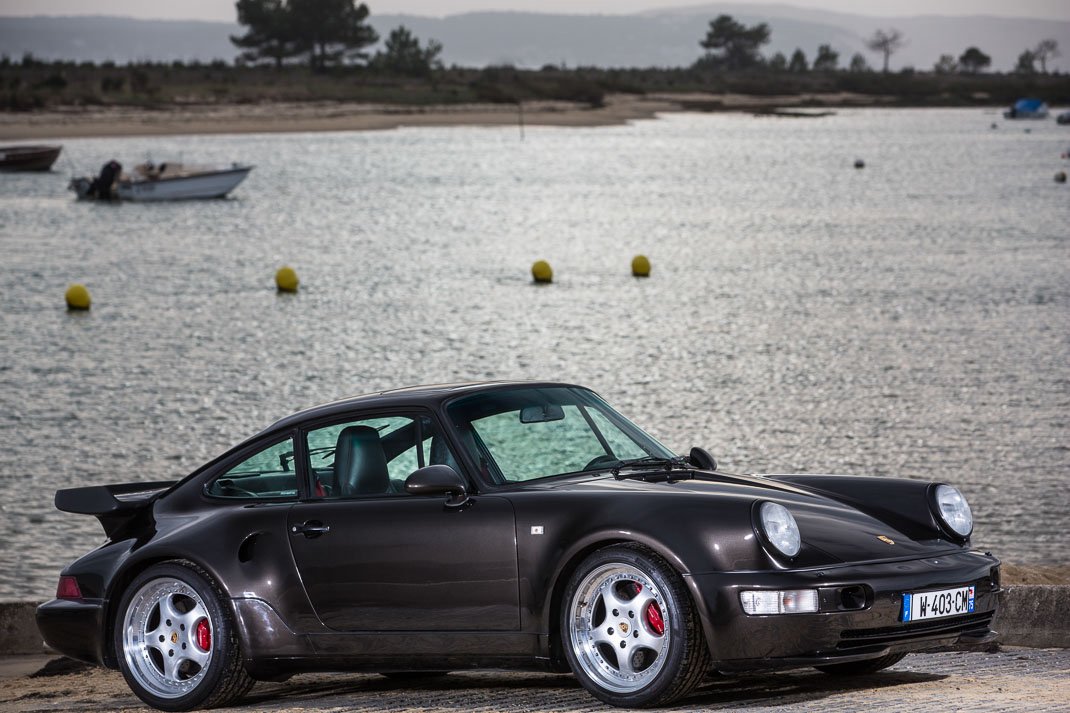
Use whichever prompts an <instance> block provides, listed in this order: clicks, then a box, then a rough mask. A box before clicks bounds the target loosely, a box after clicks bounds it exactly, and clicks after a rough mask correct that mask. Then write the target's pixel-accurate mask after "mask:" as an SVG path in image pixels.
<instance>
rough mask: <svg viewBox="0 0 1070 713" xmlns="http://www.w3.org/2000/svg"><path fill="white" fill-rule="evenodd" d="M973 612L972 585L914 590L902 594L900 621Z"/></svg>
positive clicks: (937, 617)
mask: <svg viewBox="0 0 1070 713" xmlns="http://www.w3.org/2000/svg"><path fill="white" fill-rule="evenodd" d="M971 612H973V587H956V588H955V589H942V590H940V591H939V592H916V593H913V594H904V595H903V614H902V616H900V617H899V620H900V621H918V620H920V619H939V618H940V617H942V616H955V615H956V614H970V613H971Z"/></svg>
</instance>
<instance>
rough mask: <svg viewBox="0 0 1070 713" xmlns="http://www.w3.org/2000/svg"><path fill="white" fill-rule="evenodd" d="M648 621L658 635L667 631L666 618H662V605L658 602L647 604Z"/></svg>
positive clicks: (651, 628)
mask: <svg viewBox="0 0 1070 713" xmlns="http://www.w3.org/2000/svg"><path fill="white" fill-rule="evenodd" d="M646 623H647V624H649V625H650V630H651V631H653V632H654V633H655V634H657V635H658V636H661V635H662V634H664V633H665V620H664V619H662V618H661V607H659V606H658V603H657V602H650V603H649V604H647V605H646Z"/></svg>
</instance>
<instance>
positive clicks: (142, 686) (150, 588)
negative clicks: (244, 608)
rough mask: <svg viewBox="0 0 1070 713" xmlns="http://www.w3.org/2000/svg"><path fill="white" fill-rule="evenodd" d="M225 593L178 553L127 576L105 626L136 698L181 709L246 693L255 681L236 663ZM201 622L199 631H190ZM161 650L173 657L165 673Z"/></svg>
mask: <svg viewBox="0 0 1070 713" xmlns="http://www.w3.org/2000/svg"><path fill="white" fill-rule="evenodd" d="M165 599H166V601H167V605H166V606H169V607H171V609H165V605H164V603H163V602H164V600H165ZM225 601H226V597H225V596H224V594H223V592H222V591H221V590H220V589H219V587H218V586H217V585H216V584H215V582H214V581H213V580H212V578H211V577H210V576H209V575H208V573H207V572H205V571H204V570H203V569H201V568H200V567H198V566H197V565H196V564H194V563H192V562H188V561H185V560H175V561H172V562H164V563H161V564H157V565H153V566H152V567H149V568H148V569H146V570H145V571H144V572H142V573H141V574H139V575H138V576H137V577H135V578H134V580H133V581H132V582H131V583H130V585H129V586H128V587H127V588H126V590H125V591H124V592H123V595H122V597H121V599H120V601H119V608H118V611H117V614H116V618H115V629H114V631H113V632H112V634H113V643H114V646H115V654H116V658H117V659H118V661H119V668H120V670H121V671H122V674H123V678H125V679H126V683H127V685H129V686H130V690H132V691H133V692H134V694H135V695H136V696H137V697H138V698H140V699H141V700H142V701H144V702H145V703H147V704H149V705H150V706H152V707H153V708H158V709H160V710H165V711H188V710H192V709H194V708H215V707H219V706H225V705H229V704H231V703H234V702H235V701H237V700H238V699H240V698H241V697H242V696H244V695H245V694H246V693H248V691H249V689H250V688H252V687H253V685H254V684H255V683H256V681H255V680H254V679H253V678H252V677H250V676H249V674H248V673H247V672H246V670H245V667H244V665H243V662H242V655H241V646H240V643H239V641H238V634H237V630H236V628H235V626H234V622H233V618H232V616H231V613H230V610H229V609H228V608H227V607H226V606H225V605H224V603H223V602H225ZM183 607H185V608H183ZM168 611H173V612H174V614H172V615H170V616H174V615H175V614H177V617H176V619H177V620H176V621H173V622H172V620H171V619H170V618H168V617H169V615H168V614H167V612H168ZM201 620H204V622H205V623H204V624H203V625H202V624H201V623H200V621H201ZM183 622H185V623H183ZM187 624H189V626H187ZM150 628H152V631H151V632H149V631H148V630H149V629H150ZM165 628H166V629H167V631H164V629H165ZM202 628H203V629H207V632H208V633H207V638H206V639H199V638H197V635H198V634H199V633H201V629H202ZM168 631H169V632H170V634H169V635H168ZM159 632H163V633H159ZM149 633H151V634H153V635H152V636H149V635H148V634H149ZM157 635H158V636H159V642H157V639H156V637H157ZM202 641H207V644H206V645H207V648H206V649H203V650H202V649H201V648H200V645H199V644H200V642H202ZM194 647H196V648H194ZM169 652H171V653H169ZM192 652H196V653H192ZM167 656H173V657H174V658H173V661H174V663H175V664H176V665H175V666H174V671H173V672H171V673H168V670H167V669H168V663H169V662H168V661H167V659H166V658H165V657H167ZM193 656H197V657H199V658H200V660H202V661H203V666H201V665H199V664H198V663H197V662H194V660H193V658H192V657H193Z"/></svg>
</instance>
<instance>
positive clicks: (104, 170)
mask: <svg viewBox="0 0 1070 713" xmlns="http://www.w3.org/2000/svg"><path fill="white" fill-rule="evenodd" d="M122 171H123V165H122V164H121V163H119V162H118V161H116V160H115V159H112V160H111V161H108V162H107V163H106V164H104V166H102V167H101V169H100V175H99V176H97V177H96V178H94V179H93V182H92V183H90V184H89V191H88V192H87V193H86V195H88V196H89V197H90V198H99V199H101V200H111V199H112V198H114V197H115V195H114V193H113V192H112V186H113V185H115V181H116V180H117V179H118V178H119V174H120V173H122Z"/></svg>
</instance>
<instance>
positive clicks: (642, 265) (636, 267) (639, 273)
mask: <svg viewBox="0 0 1070 713" xmlns="http://www.w3.org/2000/svg"><path fill="white" fill-rule="evenodd" d="M632 274H633V275H635V276H636V277H650V260H648V259H647V257H646V255H636V256H635V257H633V258H632Z"/></svg>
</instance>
